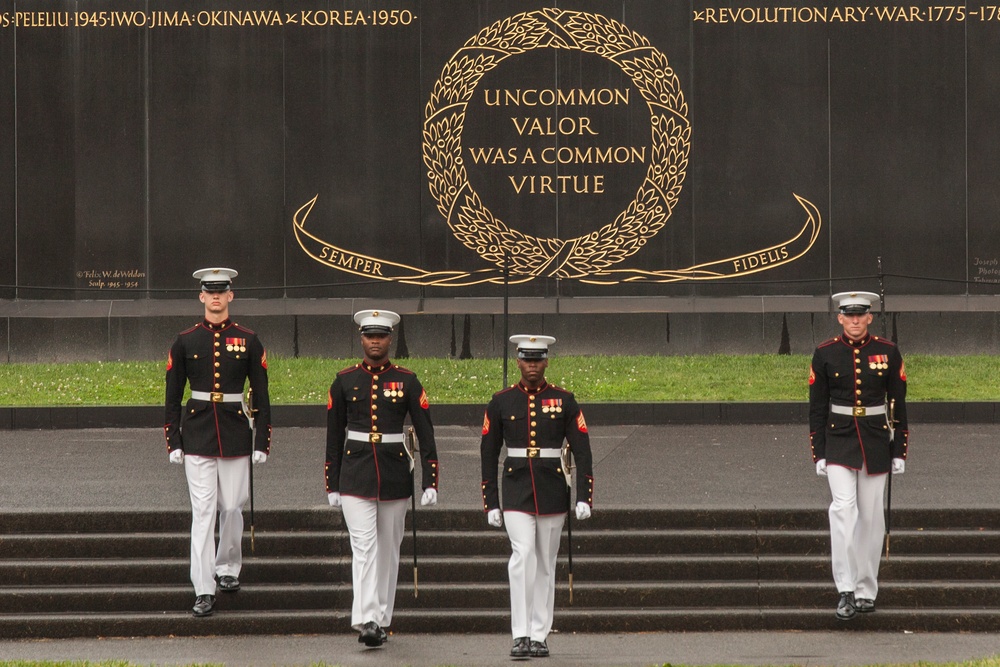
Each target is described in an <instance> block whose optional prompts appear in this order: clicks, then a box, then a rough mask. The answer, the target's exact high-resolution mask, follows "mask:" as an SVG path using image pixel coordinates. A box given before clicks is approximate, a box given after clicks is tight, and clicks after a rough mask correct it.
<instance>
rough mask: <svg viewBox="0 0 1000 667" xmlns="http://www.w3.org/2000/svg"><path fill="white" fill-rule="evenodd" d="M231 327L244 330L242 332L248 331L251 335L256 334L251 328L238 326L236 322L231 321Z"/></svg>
mask: <svg viewBox="0 0 1000 667" xmlns="http://www.w3.org/2000/svg"><path fill="white" fill-rule="evenodd" d="M233 328H234V329H239V330H240V331H242V332H244V333H248V334H250V335H251V336H256V335H257V334H256V333H254V330H253V329H248V328H246V327H244V326H240V325H239V324H237V323H236V322H233Z"/></svg>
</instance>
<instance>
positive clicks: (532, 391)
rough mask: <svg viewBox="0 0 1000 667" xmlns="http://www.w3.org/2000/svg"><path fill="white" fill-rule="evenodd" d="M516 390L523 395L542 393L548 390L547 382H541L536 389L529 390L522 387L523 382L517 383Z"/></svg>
mask: <svg viewBox="0 0 1000 667" xmlns="http://www.w3.org/2000/svg"><path fill="white" fill-rule="evenodd" d="M517 388H518V389H520V390H521V391H523V392H524V393H525V394H538V393H540V392H542V391H544V390H545V389H548V388H549V381H548V380H542V384H540V385H538V387H537V388H535V389H529V388H528V387H526V386H524V382H518V383H517Z"/></svg>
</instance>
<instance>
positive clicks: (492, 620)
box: [0, 601, 1000, 641]
mask: <svg viewBox="0 0 1000 667" xmlns="http://www.w3.org/2000/svg"><path fill="white" fill-rule="evenodd" d="M224 605H225V601H223V602H222V603H220V606H219V607H218V608H217V609H218V613H216V614H215V615H213V616H211V617H208V618H194V617H193V616H192V615H191V614H190V612H189V611H188V610H187V609H186V606H185V609H184V610H183V611H167V612H156V613H149V612H135V613H122V612H105V613H90V614H87V613H72V612H67V613H54V614H48V613H34V614H0V636H3V637H6V638H8V639H25V638H43V637H44V638H53V639H54V638H63V637H135V636H163V635H165V634H168V633H169V634H170V635H172V636H208V635H245V634H266V635H274V634H328V633H331V632H344V633H350V632H351V630H350V629H349V624H350V621H349V613H348V612H346V611H332V610H294V611H269V610H264V611H260V610H244V611H240V610H230V609H226V607H225V606H224ZM390 630H391V631H392V632H394V633H435V634H436V633H444V632H450V633H454V632H474V633H490V634H506V633H507V632H509V630H510V627H509V615H508V614H502V613H497V611H496V610H495V609H475V610H473V609H433V610H431V609H398V610H397V611H396V614H395V616H394V619H393V623H392V628H390ZM754 630H781V631H787V630H828V631H834V630H836V631H851V630H855V631H876V632H904V631H909V632H954V631H964V632H997V631H1000V610H997V609H995V608H993V609H989V608H982V607H968V608H960V607H947V608H944V607H923V608H919V609H895V608H888V607H886V606H885V605H882V606H881V607H880V609H879V610H878V611H877V612H876V613H874V614H867V615H859V616H858V617H857V618H855V619H854V620H852V621H851V622H849V623H844V622H843V621H839V620H837V619H836V618H835V616H834V613H833V605H832V604H831V605H827V606H826V607H824V608H816V609H796V608H790V607H766V608H765V607H759V608H755V609H743V610H735V611H734V610H732V609H728V608H697V607H674V608H649V607H644V608H639V609H601V610H595V609H592V608H577V607H572V608H566V607H559V606H557V608H556V612H555V625H554V631H555V632H556V634H555V635H554V636H555V637H558V633H559V632H592V633H606V632H616V633H617V632H708V631H754ZM390 641H391V638H390Z"/></svg>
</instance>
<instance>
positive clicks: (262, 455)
mask: <svg viewBox="0 0 1000 667" xmlns="http://www.w3.org/2000/svg"><path fill="white" fill-rule="evenodd" d="M253 462H254V463H267V452H260V451H255V452H254V453H253Z"/></svg>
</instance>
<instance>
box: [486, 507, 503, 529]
mask: <svg viewBox="0 0 1000 667" xmlns="http://www.w3.org/2000/svg"><path fill="white" fill-rule="evenodd" d="M486 523H488V524H490V525H491V526H493V527H494V528H499V527H501V526H502V525H503V515H502V514H500V510H490V511H489V513H488V514H487V515H486Z"/></svg>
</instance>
